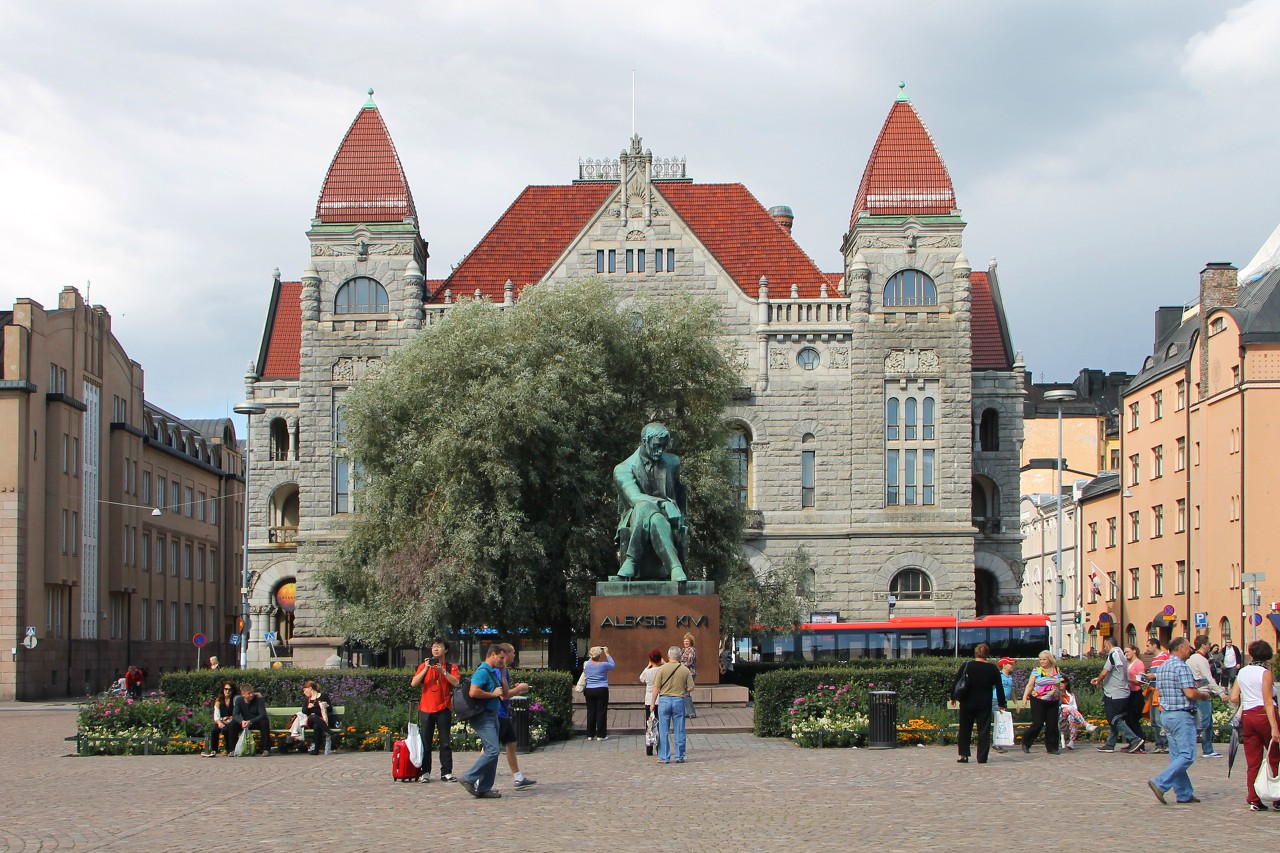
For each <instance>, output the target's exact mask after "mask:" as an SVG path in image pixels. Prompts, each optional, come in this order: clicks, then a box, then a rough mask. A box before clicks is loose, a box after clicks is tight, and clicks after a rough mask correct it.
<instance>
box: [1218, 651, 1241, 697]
mask: <svg viewBox="0 0 1280 853" xmlns="http://www.w3.org/2000/svg"><path fill="white" fill-rule="evenodd" d="M1242 660H1243V658H1242V657H1241V656H1240V649H1238V648H1237V647H1236V644H1235V643H1233V642H1231V641H1230V640H1227V642H1226V644H1225V645H1224V646H1223V647H1222V686H1223V687H1226V688H1230V687H1231V685H1232V684H1234V683H1235V680H1236V673H1237V672H1239V671H1240V663H1241V661H1242Z"/></svg>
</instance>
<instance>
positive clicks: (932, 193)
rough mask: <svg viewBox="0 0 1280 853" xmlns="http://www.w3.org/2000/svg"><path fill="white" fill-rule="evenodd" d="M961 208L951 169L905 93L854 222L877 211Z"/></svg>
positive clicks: (870, 163) (885, 130) (865, 179)
mask: <svg viewBox="0 0 1280 853" xmlns="http://www.w3.org/2000/svg"><path fill="white" fill-rule="evenodd" d="M955 209H956V193H955V188H954V187H952V185H951V175H950V173H948V172H947V167H946V164H944V163H943V162H942V157H941V156H940V155H939V154H938V148H937V146H935V145H934V144H933V137H932V136H931V135H930V134H929V131H928V129H927V128H926V127H925V126H924V122H922V121H921V120H920V116H919V115H918V114H917V113H916V110H915V107H913V106H911V102H910V101H908V100H905V99H904V98H899V99H898V100H897V101H895V102H894V104H893V107H892V108H891V109H890V110H889V116H888V118H886V119H885V121H884V127H882V128H881V129H880V136H879V137H878V138H877V139H876V144H875V147H874V148H872V149H871V158H870V159H869V160H867V168H866V171H864V172H863V173H862V183H861V184H859V185H858V195H857V197H856V198H855V199H854V202H853V214H852V215H851V216H850V218H849V228H850V230H852V229H853V226H854V225H856V224H857V222H858V217H859V216H860V215H862V214H863V213H867V214H870V215H872V216H919V215H938V214H942V215H945V214H949V213H952V212H954V211H955Z"/></svg>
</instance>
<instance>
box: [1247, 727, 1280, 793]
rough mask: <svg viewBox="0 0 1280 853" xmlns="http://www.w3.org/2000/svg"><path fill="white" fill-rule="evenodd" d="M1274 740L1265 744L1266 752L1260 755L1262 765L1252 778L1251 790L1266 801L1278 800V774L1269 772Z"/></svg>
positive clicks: (1279, 791) (1279, 788)
mask: <svg viewBox="0 0 1280 853" xmlns="http://www.w3.org/2000/svg"><path fill="white" fill-rule="evenodd" d="M1275 745H1276V742H1275V741H1271V742H1270V743H1269V744H1267V753H1266V755H1264V756H1262V766H1261V767H1259V768H1258V776H1257V778H1256V779H1254V780H1253V790H1254V793H1256V794H1257V795H1258V796H1259V797H1261V798H1262V799H1264V800H1266V801H1267V802H1275V801H1276V800H1280V775H1275V776H1273V775H1272V774H1271V749H1272V747H1274V746H1275Z"/></svg>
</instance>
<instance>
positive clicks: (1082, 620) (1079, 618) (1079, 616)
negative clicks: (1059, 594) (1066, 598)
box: [1076, 610, 1084, 625]
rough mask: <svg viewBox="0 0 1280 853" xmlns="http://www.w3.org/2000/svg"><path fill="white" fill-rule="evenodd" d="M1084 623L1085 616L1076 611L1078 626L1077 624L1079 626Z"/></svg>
mask: <svg viewBox="0 0 1280 853" xmlns="http://www.w3.org/2000/svg"><path fill="white" fill-rule="evenodd" d="M1082 622H1084V616H1083V614H1082V613H1081V612H1080V611H1079V610H1077V611H1076V624H1077V625H1079V624H1080V623H1082Z"/></svg>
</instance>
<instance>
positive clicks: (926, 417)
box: [920, 397, 933, 441]
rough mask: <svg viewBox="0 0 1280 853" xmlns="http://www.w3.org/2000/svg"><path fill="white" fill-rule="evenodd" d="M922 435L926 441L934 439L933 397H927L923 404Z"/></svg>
mask: <svg viewBox="0 0 1280 853" xmlns="http://www.w3.org/2000/svg"><path fill="white" fill-rule="evenodd" d="M920 437H921V438H923V439H924V440H925V441H933V398H932V397H925V398H924V404H923V406H921V418H920Z"/></svg>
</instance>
